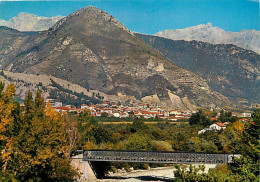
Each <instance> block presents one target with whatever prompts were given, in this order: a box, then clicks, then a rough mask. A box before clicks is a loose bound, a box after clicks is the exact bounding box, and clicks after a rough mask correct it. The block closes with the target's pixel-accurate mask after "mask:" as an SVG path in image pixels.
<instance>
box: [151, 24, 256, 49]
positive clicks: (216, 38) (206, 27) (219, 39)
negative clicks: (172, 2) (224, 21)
mask: <svg viewBox="0 0 260 182" xmlns="http://www.w3.org/2000/svg"><path fill="white" fill-rule="evenodd" d="M154 35H155V36H159V37H164V38H168V39H172V40H186V41H191V40H198V41H203V42H208V43H212V44H234V45H236V46H238V47H241V48H244V49H247V50H252V51H254V52H256V53H258V54H260V31H256V30H241V31H240V32H231V31H225V30H223V29H221V28H219V27H213V25H212V24H211V23H208V24H201V25H196V26H192V27H187V28H184V29H172V30H163V31H159V32H157V33H155V34H154Z"/></svg>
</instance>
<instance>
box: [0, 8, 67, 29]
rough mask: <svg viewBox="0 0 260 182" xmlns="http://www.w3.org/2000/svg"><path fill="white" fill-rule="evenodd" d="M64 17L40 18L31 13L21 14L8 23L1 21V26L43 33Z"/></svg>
mask: <svg viewBox="0 0 260 182" xmlns="http://www.w3.org/2000/svg"><path fill="white" fill-rule="evenodd" d="M62 18H63V16H54V17H50V18H48V17H40V16H37V15H33V14H29V13H25V12H22V13H19V14H18V15H17V16H16V17H13V18H11V19H10V20H8V21H5V20H0V26H6V27H9V28H13V29H16V30H19V31H43V30H48V29H49V28H50V27H52V26H53V25H54V24H55V23H56V22H57V21H59V20H60V19H62Z"/></svg>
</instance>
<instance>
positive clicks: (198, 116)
mask: <svg viewBox="0 0 260 182" xmlns="http://www.w3.org/2000/svg"><path fill="white" fill-rule="evenodd" d="M211 123H212V122H211V120H210V119H209V118H208V117H207V116H206V115H205V114H204V112H203V111H202V110H199V111H198V112H197V113H194V114H192V116H191V117H190V119H189V124H190V125H196V124H199V125H203V126H208V125H210V124H211Z"/></svg>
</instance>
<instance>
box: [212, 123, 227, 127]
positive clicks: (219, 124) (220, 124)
mask: <svg viewBox="0 0 260 182" xmlns="http://www.w3.org/2000/svg"><path fill="white" fill-rule="evenodd" d="M215 124H216V125H218V126H220V127H226V125H224V124H223V123H219V122H216V123H215Z"/></svg>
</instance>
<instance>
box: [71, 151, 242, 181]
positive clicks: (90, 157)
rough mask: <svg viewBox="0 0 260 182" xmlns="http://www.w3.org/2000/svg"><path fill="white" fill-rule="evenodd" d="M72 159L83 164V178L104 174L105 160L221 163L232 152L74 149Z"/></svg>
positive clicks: (227, 158)
mask: <svg viewBox="0 0 260 182" xmlns="http://www.w3.org/2000/svg"><path fill="white" fill-rule="evenodd" d="M71 156H72V160H74V161H75V160H78V161H79V162H80V163H82V164H84V167H83V168H84V170H83V172H82V173H83V174H84V176H85V178H84V179H91V178H90V176H91V175H92V176H94V177H95V176H96V177H99V176H102V175H104V169H105V168H106V166H108V165H107V162H137V163H165V164H223V163H230V162H232V161H233V158H234V157H238V156H237V155H234V154H219V153H198V152H171V151H124V150H121V151H120V150H86V151H82V150H81V151H74V152H73V153H72V155H71Z"/></svg>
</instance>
